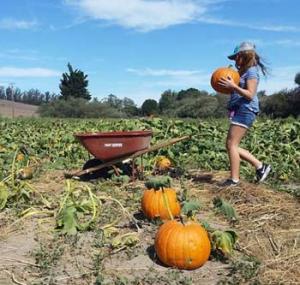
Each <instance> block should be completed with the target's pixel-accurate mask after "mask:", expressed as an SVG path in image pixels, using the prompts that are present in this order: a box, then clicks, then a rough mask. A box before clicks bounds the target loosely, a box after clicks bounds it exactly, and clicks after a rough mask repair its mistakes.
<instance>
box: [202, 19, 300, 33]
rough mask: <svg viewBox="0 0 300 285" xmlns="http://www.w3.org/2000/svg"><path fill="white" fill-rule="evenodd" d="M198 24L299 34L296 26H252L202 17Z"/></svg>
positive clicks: (299, 29) (251, 24)
mask: <svg viewBox="0 0 300 285" xmlns="http://www.w3.org/2000/svg"><path fill="white" fill-rule="evenodd" d="M198 21H199V22H203V23H207V24H216V25H223V26H232V27H241V28H247V29H252V30H262V31H270V32H299V31H300V28H299V27H296V26H285V25H275V24H273V25H267V24H261V25H257V24H253V23H244V22H242V21H239V22H236V21H231V20H226V19H222V18H214V17H208V16H204V17H202V18H199V19H198Z"/></svg>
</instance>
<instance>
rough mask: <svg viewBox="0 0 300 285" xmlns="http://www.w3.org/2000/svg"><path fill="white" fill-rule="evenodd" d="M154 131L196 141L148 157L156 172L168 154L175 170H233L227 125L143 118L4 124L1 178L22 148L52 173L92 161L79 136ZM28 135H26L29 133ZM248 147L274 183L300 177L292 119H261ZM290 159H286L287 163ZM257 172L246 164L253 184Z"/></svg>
mask: <svg viewBox="0 0 300 285" xmlns="http://www.w3.org/2000/svg"><path fill="white" fill-rule="evenodd" d="M143 129H152V131H153V132H154V135H153V137H152V139H151V143H152V144H156V143H158V142H159V141H163V140H166V139H169V138H175V137H179V136H185V135H187V136H190V139H189V140H185V141H183V142H180V143H176V144H174V145H172V146H170V147H167V148H162V149H159V150H158V151H153V152H149V153H148V154H147V155H144V163H145V164H144V166H145V169H146V170H147V169H148V170H153V164H151V163H149V164H147V162H148V161H149V162H151V161H154V159H155V157H157V156H158V155H165V156H167V157H168V158H170V160H171V161H172V162H173V163H174V167H176V166H180V167H181V168H186V169H190V168H195V167H196V168H201V169H206V170H228V168H229V163H228V157H227V151H226V148H225V143H224V141H225V138H226V134H227V130H228V122H227V120H222V119H213V120H212V119H209V120H201V121H200V120H166V119H164V120H162V119H159V118H154V119H151V120H149V119H141V120H138V119H136V120H134V119H130V120H124V119H97V120H93V119H90V120H88V119H86V120H79V119H64V120H61V119H46V118H42V119H41V118H39V119H15V120H9V119H3V118H2V119H0V133H1V136H0V167H1V170H2V171H1V172H0V178H1V177H2V179H3V178H4V177H6V176H7V175H9V174H10V167H9V163H7V161H12V160H13V155H14V152H15V151H16V150H17V149H18V148H19V147H20V146H22V145H24V146H26V148H27V149H28V151H29V153H30V155H31V156H34V157H37V158H38V159H40V160H43V161H44V164H45V165H46V166H47V167H49V168H54V169H71V168H77V167H82V165H83V164H84V162H85V161H87V160H88V155H89V154H88V152H87V150H86V149H85V148H84V147H82V146H81V145H80V144H79V143H78V141H76V139H75V137H74V135H73V134H74V133H79V132H95V131H117V130H143ZM24 130H26V132H25V131H24ZM241 146H242V147H244V148H246V149H248V150H250V151H251V152H252V153H253V154H254V155H255V156H256V157H258V158H259V159H260V160H262V161H267V162H268V163H270V164H271V165H272V167H273V169H276V171H274V172H272V173H271V174H270V179H271V181H272V180H273V181H280V180H281V181H285V182H286V181H289V180H295V181H296V180H297V179H299V178H300V170H299V165H300V122H299V120H296V119H293V118H288V119H276V120H275V119H273V120H270V119H263V118H260V119H258V120H257V121H256V122H255V124H254V126H253V128H252V130H251V132H249V133H248V134H247V136H246V137H245V139H244V140H243V141H242V145H241ZM282 157H284V160H283V159H282ZM254 174H255V173H254V171H253V168H252V167H251V166H250V165H248V164H242V165H241V175H242V176H244V177H247V178H248V179H252V178H253V177H254Z"/></svg>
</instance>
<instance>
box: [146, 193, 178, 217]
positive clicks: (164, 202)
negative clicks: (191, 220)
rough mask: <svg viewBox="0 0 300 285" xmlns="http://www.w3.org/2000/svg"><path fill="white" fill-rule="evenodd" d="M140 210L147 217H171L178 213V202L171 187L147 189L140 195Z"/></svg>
mask: <svg viewBox="0 0 300 285" xmlns="http://www.w3.org/2000/svg"><path fill="white" fill-rule="evenodd" d="M142 210H143V213H144V215H145V216H146V217H147V218H149V219H154V218H158V217H159V218H161V219H162V220H166V219H167V220H169V219H172V218H173V217H174V216H178V215H179V214H180V204H179V202H178V201H177V197H176V192H175V190H174V189H172V188H160V189H158V190H157V189H154V188H151V189H147V190H145V191H144V194H143V197H142Z"/></svg>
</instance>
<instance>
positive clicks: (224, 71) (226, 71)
mask: <svg viewBox="0 0 300 285" xmlns="http://www.w3.org/2000/svg"><path fill="white" fill-rule="evenodd" d="M228 76H230V77H231V78H232V79H233V81H234V82H235V84H237V85H238V84H239V82H240V75H239V73H238V72H237V71H236V70H234V69H232V68H230V67H220V68H218V69H216V70H215V71H214V72H213V74H212V76H211V79H210V84H211V86H212V88H213V89H215V90H216V91H217V92H220V93H223V94H230V93H231V92H232V91H231V90H230V89H228V88H226V87H223V86H221V85H219V80H220V79H221V78H222V77H224V78H227V77H228Z"/></svg>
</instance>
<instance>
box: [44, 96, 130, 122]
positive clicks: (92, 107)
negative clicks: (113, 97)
mask: <svg viewBox="0 0 300 285" xmlns="http://www.w3.org/2000/svg"><path fill="white" fill-rule="evenodd" d="M39 113H40V115H41V116H42V117H55V118H101V117H106V118H120V117H126V115H125V114H124V113H123V112H122V111H118V110H117V109H115V108H113V107H111V106H109V105H107V103H101V102H98V101H92V102H89V101H87V100H85V99H82V98H74V97H70V98H68V99H67V100H56V101H53V102H50V103H48V104H43V105H41V106H40V107H39Z"/></svg>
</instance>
